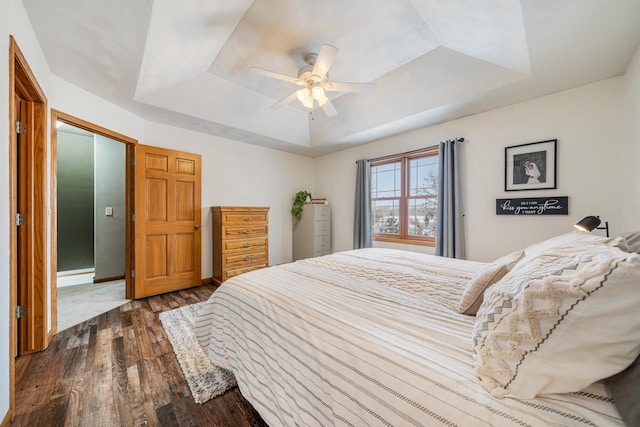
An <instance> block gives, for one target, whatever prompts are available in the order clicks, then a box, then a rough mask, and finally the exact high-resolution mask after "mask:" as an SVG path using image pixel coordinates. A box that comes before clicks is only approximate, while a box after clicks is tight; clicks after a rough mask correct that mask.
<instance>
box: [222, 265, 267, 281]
mask: <svg viewBox="0 0 640 427" xmlns="http://www.w3.org/2000/svg"><path fill="white" fill-rule="evenodd" d="M266 266H267V264H259V265H252V266H250V267H243V268H236V269H232V270H225V272H224V274H223V277H222V281H223V282H224V281H225V280H227V279H229V278H231V277H233V276H238V275H240V274H243V273H248V272H250V271H253V270H259V269H261V268H265V267H266Z"/></svg>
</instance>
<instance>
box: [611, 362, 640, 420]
mask: <svg viewBox="0 0 640 427" xmlns="http://www.w3.org/2000/svg"><path fill="white" fill-rule="evenodd" d="M608 383H609V387H610V388H611V396H612V397H613V403H615V405H616V408H618V412H620V415H621V416H622V419H623V420H624V422H625V424H626V425H628V426H640V357H638V358H637V359H636V360H635V362H633V363H632V364H631V366H629V367H628V368H627V369H625V370H624V371H622V372H620V373H618V374H616V375H614V376H612V377H611V378H609V380H608Z"/></svg>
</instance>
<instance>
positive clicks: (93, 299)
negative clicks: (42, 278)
mask: <svg viewBox="0 0 640 427" xmlns="http://www.w3.org/2000/svg"><path fill="white" fill-rule="evenodd" d="M56 132H57V153H56V161H57V168H56V174H57V176H56V180H57V190H58V191H57V207H58V209H57V216H56V218H57V242H58V244H57V266H58V268H57V287H58V288H57V291H58V331H62V330H64V329H67V328H69V327H71V326H73V325H76V324H78V323H81V322H84V321H85V320H88V319H91V318H92V317H95V316H97V315H98V314H101V313H104V312H106V311H109V310H111V309H113V308H116V307H118V306H120V305H122V304H125V303H126V302H128V301H129V300H128V299H127V298H125V280H124V279H125V261H126V260H125V245H126V241H125V237H126V236H125V234H126V218H125V213H126V212H125V210H126V145H125V144H123V143H121V142H120V141H117V140H114V139H111V138H108V137H106V136H103V135H99V134H96V133H94V132H90V131H88V130H85V129H82V128H78V127H76V126H73V125H70V124H67V123H64V122H61V121H59V122H58V123H56Z"/></svg>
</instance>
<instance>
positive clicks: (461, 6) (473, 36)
mask: <svg viewBox="0 0 640 427" xmlns="http://www.w3.org/2000/svg"><path fill="white" fill-rule="evenodd" d="M414 2H415V5H416V8H417V9H418V11H419V12H420V14H421V15H422V16H423V17H424V18H425V20H426V21H428V22H429V24H430V26H431V28H432V29H433V32H434V34H435V36H436V38H437V39H438V41H439V42H440V44H442V45H443V46H445V47H447V48H449V49H453V50H457V51H458V52H462V53H464V54H466V55H469V56H473V57H476V58H478V59H482V60H483V61H487V62H491V63H493V64H496V65H500V66H502V67H505V68H508V69H510V70H514V71H518V72H520V73H523V74H528V73H529V72H530V64H529V49H528V46H527V37H526V34H525V28H524V21H523V19H522V9H521V7H520V0H491V1H477V0H447V1H442V0H414Z"/></svg>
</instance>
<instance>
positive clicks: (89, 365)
mask: <svg viewBox="0 0 640 427" xmlns="http://www.w3.org/2000/svg"><path fill="white" fill-rule="evenodd" d="M214 289H215V286H212V285H208V286H201V287H198V288H193V289H188V290H184V291H179V292H173V293H170V294H165V295H159V296H155V297H151V298H146V299H142V300H138V301H132V302H130V303H128V304H125V305H123V306H121V307H120V308H116V309H114V310H111V311H109V312H107V313H104V314H101V315H100V316H97V317H94V318H93V319H91V320H88V321H86V322H84V323H82V324H80V325H77V326H74V327H72V328H70V329H67V330H66V331H63V332H62V333H60V334H58V335H56V336H55V337H54V339H53V340H52V342H51V344H50V345H49V348H48V349H47V350H45V351H43V352H40V353H36V354H32V355H29V356H24V357H20V358H18V359H17V360H16V416H15V419H14V421H13V423H12V424H11V425H12V426H67V425H68V426H83V427H85V426H163V427H164V426H234V427H236V426H237V427H241V426H266V424H265V423H264V421H263V420H262V419H261V418H260V416H259V415H258V413H257V412H256V411H255V410H254V409H253V407H252V406H251V405H250V404H249V403H248V402H247V401H246V400H245V399H244V398H243V397H242V395H241V394H240V392H239V390H238V388H237V387H235V388H233V389H231V390H229V391H228V392H226V393H225V394H223V395H222V396H218V397H216V398H214V399H211V400H210V401H208V402H206V403H204V404H201V405H199V404H197V403H195V402H194V401H193V398H192V397H191V393H190V391H189V387H188V385H187V383H186V381H185V379H184V376H183V374H182V370H181V369H180V365H179V364H178V361H177V359H176V357H175V355H174V353H173V350H172V348H171V344H170V342H169V340H168V339H167V336H166V334H165V332H164V329H163V328H162V325H161V323H160V321H159V319H158V314H159V313H161V312H163V311H167V310H172V309H174V308H177V307H181V306H184V305H188V304H193V303H196V302H199V301H203V300H206V299H207V298H208V297H209V295H211V293H212V292H213V291H214Z"/></svg>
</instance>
